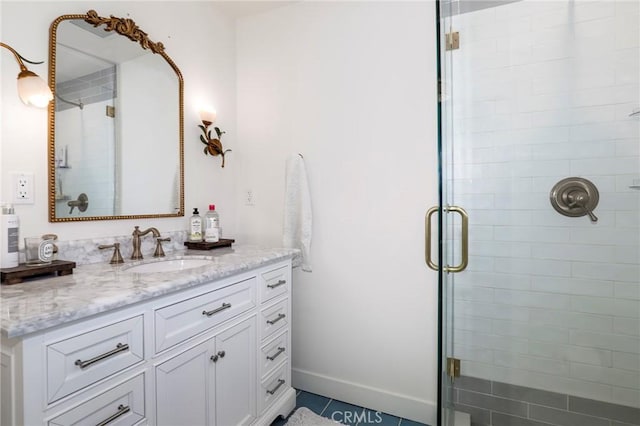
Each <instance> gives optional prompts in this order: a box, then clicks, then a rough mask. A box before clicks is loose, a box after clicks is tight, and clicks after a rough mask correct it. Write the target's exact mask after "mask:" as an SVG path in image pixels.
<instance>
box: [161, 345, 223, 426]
mask: <svg viewBox="0 0 640 426" xmlns="http://www.w3.org/2000/svg"><path fill="white" fill-rule="evenodd" d="M214 347H215V345H214V340H213V339H211V340H208V341H206V342H204V343H202V344H200V345H198V346H195V347H193V348H191V349H189V350H187V351H185V352H182V353H180V354H179V355H176V356H174V357H173V358H171V359H169V360H167V361H165V362H163V363H162V364H160V365H158V366H157V367H156V420H157V424H158V425H159V426H162V425H166V426H178V425H189V426H201V425H202V426H206V425H211V424H213V422H212V419H213V414H214V412H215V406H214V399H213V398H214V397H213V392H214V388H213V384H214V383H215V368H213V362H212V360H211V354H212V353H213V349H214ZM229 424H232V423H229Z"/></svg>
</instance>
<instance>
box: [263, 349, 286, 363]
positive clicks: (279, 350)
mask: <svg viewBox="0 0 640 426" xmlns="http://www.w3.org/2000/svg"><path fill="white" fill-rule="evenodd" d="M282 352H284V348H278V352H276V353H275V354H273V356H267V359H268V360H269V361H273V360H274V359H276V358H278V357H279V356H280V354H281V353H282Z"/></svg>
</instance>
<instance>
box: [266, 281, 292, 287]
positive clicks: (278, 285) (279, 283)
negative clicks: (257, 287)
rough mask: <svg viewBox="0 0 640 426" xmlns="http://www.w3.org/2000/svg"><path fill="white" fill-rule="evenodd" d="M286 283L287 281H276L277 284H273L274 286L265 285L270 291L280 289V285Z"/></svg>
mask: <svg viewBox="0 0 640 426" xmlns="http://www.w3.org/2000/svg"><path fill="white" fill-rule="evenodd" d="M286 283H287V281H286V280H278V282H277V283H275V284H268V285H267V287H269V288H271V289H274V288H276V287H280V286H281V285H285V284H286Z"/></svg>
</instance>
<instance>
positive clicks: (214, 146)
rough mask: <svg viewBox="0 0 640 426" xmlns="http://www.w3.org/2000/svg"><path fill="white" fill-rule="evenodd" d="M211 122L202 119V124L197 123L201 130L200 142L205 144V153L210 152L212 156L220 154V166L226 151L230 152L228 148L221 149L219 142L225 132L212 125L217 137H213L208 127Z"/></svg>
mask: <svg viewBox="0 0 640 426" xmlns="http://www.w3.org/2000/svg"><path fill="white" fill-rule="evenodd" d="M214 116H215V115H214ZM211 124H213V122H212V121H209V120H206V119H203V120H202V124H199V125H198V127H199V128H200V130H202V134H201V135H200V142H202V143H203V144H205V145H206V146H205V147H204V153H205V155H209V154H211V155H213V156H214V157H215V156H216V155H221V156H222V167H224V156H225V154H226V153H227V152H231V150H230V149H226V150H225V149H223V148H222V142H220V139H222V135H224V134H225V133H226V132H223V131H222V130H220V128H219V127H214V128H213V129H214V130H215V132H216V136H217V137H213V135H212V133H211V129H209V127H210V126H211Z"/></svg>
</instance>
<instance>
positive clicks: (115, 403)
mask: <svg viewBox="0 0 640 426" xmlns="http://www.w3.org/2000/svg"><path fill="white" fill-rule="evenodd" d="M47 424H48V425H49V426H67V425H68V426H71V425H74V426H75V425H107V424H108V425H109V426H116V425H117V426H130V425H141V424H146V414H145V405H144V374H140V375H138V376H135V377H133V378H131V379H129V380H127V381H126V382H124V383H121V384H119V385H117V386H115V387H113V388H111V389H109V390H108V391H106V392H104V393H102V394H100V395H98V396H96V397H95V398H91V399H90V400H88V401H87V402H85V403H84V404H80V405H78V406H76V407H74V408H72V409H71V410H69V411H67V412H65V413H63V414H60V415H59V416H56V417H54V418H53V419H51V420H49V421H48V422H47Z"/></svg>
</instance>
